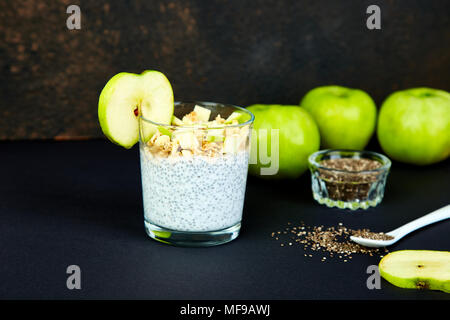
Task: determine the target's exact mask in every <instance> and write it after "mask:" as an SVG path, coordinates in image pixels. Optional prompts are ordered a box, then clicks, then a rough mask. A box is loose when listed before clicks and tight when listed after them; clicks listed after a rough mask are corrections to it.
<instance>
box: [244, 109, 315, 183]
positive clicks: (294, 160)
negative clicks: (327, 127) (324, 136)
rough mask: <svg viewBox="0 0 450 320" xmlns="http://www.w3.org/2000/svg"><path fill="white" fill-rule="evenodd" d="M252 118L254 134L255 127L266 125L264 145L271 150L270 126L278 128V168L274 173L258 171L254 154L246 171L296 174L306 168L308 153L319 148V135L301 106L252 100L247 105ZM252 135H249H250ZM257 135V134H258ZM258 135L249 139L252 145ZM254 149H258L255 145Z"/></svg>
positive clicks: (262, 127) (280, 176) (256, 141)
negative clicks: (251, 102) (266, 103)
mask: <svg viewBox="0 0 450 320" xmlns="http://www.w3.org/2000/svg"><path fill="white" fill-rule="evenodd" d="M247 110H249V111H251V112H252V113H253V114H254V116H255V120H254V123H253V130H254V132H255V133H256V137H258V136H259V135H258V130H259V129H267V140H268V141H267V146H268V147H267V149H268V152H270V150H271V146H270V141H271V135H270V130H271V129H279V170H278V173H277V174H275V175H261V174H260V168H261V167H267V166H269V165H265V166H264V165H261V163H260V161H259V156H258V163H257V164H250V165H249V173H250V174H251V175H254V176H258V177H262V178H268V179H272V178H274V179H279V178H297V177H299V176H300V175H301V174H302V173H303V172H305V171H306V170H307V168H308V156H309V155H310V154H312V153H313V152H316V151H318V150H319V146H320V135H319V129H318V128H317V125H316V123H315V122H314V119H313V118H312V117H311V115H310V114H309V113H308V112H307V111H306V110H305V109H303V108H301V107H299V106H287V105H263V104H255V105H251V106H249V107H248V108H247ZM254 137H255V136H253V138H254ZM258 138H259V137H258ZM257 143H258V145H259V141H258V139H252V148H256V146H257ZM256 150H258V149H256Z"/></svg>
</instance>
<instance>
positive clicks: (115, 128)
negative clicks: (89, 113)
mask: <svg viewBox="0 0 450 320" xmlns="http://www.w3.org/2000/svg"><path fill="white" fill-rule="evenodd" d="M173 108H174V103H173V91H172V86H171V85H170V82H169V80H167V78H166V76H165V75H164V74H162V73H161V72H158V71H152V70H147V71H144V72H143V73H141V74H134V73H127V72H121V73H119V74H116V75H115V76H114V77H112V78H111V79H110V80H109V81H108V83H107V84H106V85H105V87H104V88H103V90H102V92H101V94H100V98H99V101H98V118H99V121H100V126H101V128H102V131H103V133H104V134H105V135H106V137H108V139H110V140H111V141H112V142H114V143H116V144H118V145H120V146H122V147H125V148H127V149H128V148H131V147H132V146H133V145H135V144H136V142H138V141H139V120H138V118H139V116H140V115H142V116H143V117H144V118H146V119H149V120H152V121H154V122H158V123H161V124H170V123H171V120H172V115H173ZM145 129H146V130H144V135H145V136H146V137H144V138H148V137H149V136H151V135H152V134H153V133H154V130H156V128H150V126H146V128H145Z"/></svg>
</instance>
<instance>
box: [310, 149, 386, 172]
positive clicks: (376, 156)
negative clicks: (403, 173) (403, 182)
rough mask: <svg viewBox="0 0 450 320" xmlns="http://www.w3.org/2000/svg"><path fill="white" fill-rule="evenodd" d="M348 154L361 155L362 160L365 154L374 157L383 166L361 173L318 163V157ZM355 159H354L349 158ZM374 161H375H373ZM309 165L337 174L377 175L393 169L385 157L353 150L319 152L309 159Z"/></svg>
mask: <svg viewBox="0 0 450 320" xmlns="http://www.w3.org/2000/svg"><path fill="white" fill-rule="evenodd" d="M333 152H335V153H337V154H340V153H347V154H349V155H360V158H364V156H363V154H366V155H369V156H373V157H375V158H379V159H380V160H381V161H379V162H380V163H381V164H382V165H381V167H379V168H376V169H371V170H359V171H351V170H345V169H334V168H330V167H326V166H322V165H320V161H319V162H318V161H316V159H317V157H319V156H321V155H324V154H327V153H333ZM340 158H346V157H340ZM349 158H353V157H349ZM372 160H373V159H372ZM308 163H309V165H310V167H311V166H314V168H317V169H322V170H327V171H335V172H342V173H376V172H383V171H388V170H389V169H390V167H391V160H390V159H389V158H388V157H386V156H385V155H383V154H381V153H378V152H374V151H366V150H351V149H325V150H319V151H316V152H314V153H313V154H311V155H310V156H309V157H308Z"/></svg>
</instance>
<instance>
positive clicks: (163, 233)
mask: <svg viewBox="0 0 450 320" xmlns="http://www.w3.org/2000/svg"><path fill="white" fill-rule="evenodd" d="M253 119H254V116H253V114H252V113H251V112H249V111H247V110H246V109H244V108H240V107H236V106H232V105H225V104H219V103H211V102H176V103H175V108H174V116H173V118H172V122H171V124H170V125H166V124H160V123H156V122H153V121H151V120H149V119H146V118H144V117H142V116H141V117H140V120H139V122H140V123H139V128H140V142H139V144H140V159H141V176H142V195H143V205H144V223H145V229H146V232H147V234H148V235H149V236H150V237H151V238H153V239H155V240H158V241H161V242H164V243H168V244H173V245H180V246H199V247H203V246H213V245H218V244H222V243H226V242H229V241H231V240H233V239H235V238H236V237H237V236H238V235H239V231H240V228H241V220H242V211H243V206H244V196H245V187H246V181H247V169H248V159H249V149H250V137H251V128H252V124H253ZM144 137H146V138H144Z"/></svg>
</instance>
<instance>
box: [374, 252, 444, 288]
mask: <svg viewBox="0 0 450 320" xmlns="http://www.w3.org/2000/svg"><path fill="white" fill-rule="evenodd" d="M379 270H380V275H381V276H382V277H383V278H384V279H385V280H387V281H389V282H390V283H392V284H393V285H395V286H397V287H400V288H409V289H428V290H441V291H444V292H448V293H450V252H448V251H432V250H399V251H394V252H391V253H389V254H388V255H386V256H385V257H383V259H381V261H380V264H379Z"/></svg>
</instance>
